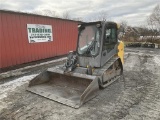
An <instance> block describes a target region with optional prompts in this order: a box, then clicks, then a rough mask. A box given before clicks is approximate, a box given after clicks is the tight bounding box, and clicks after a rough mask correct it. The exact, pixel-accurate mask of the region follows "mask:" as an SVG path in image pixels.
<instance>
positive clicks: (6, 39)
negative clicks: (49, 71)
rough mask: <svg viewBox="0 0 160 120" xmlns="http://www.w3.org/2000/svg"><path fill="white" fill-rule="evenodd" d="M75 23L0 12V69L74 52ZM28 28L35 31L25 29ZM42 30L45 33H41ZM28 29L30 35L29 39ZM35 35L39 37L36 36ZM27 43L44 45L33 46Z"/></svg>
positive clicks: (76, 30)
mask: <svg viewBox="0 0 160 120" xmlns="http://www.w3.org/2000/svg"><path fill="white" fill-rule="evenodd" d="M78 23H79V22H78V21H73V20H66V19H60V18H53V17H48V16H41V15H35V14H27V13H19V12H13V11H5V10H0V68H5V67H9V66H14V65H17V64H22V63H27V62H31V61H36V60H40V59H45V58H50V57H54V56H59V55H64V54H67V53H68V51H71V50H75V49H76V41H77V36H78V29H77V25H78ZM32 25H33V27H34V26H35V27H38V29H37V28H35V30H34V28H31V29H30V28H28V26H31V27H32ZM46 26H47V27H48V28H49V29H47V30H45V29H46V28H45V27H46ZM41 28H42V29H41ZM32 29H33V31H32V32H33V34H32V35H31V36H29V32H31V30H32ZM45 31H46V33H47V32H48V33H47V34H46V33H45ZM35 32H36V34H37V32H39V34H37V35H36V34H34V33H35ZM34 35H35V36H34ZM39 35H40V36H39ZM42 38H43V39H42ZM46 38H47V39H46ZM30 39H37V40H47V41H43V42H42V41H41V42H37V41H35V40H30Z"/></svg>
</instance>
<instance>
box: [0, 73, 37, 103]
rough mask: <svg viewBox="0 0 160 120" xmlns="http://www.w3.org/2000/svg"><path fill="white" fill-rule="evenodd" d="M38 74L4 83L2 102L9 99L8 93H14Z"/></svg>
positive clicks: (1, 88)
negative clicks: (6, 98)
mask: <svg viewBox="0 0 160 120" xmlns="http://www.w3.org/2000/svg"><path fill="white" fill-rule="evenodd" d="M36 75H37V74H34V75H28V76H23V77H21V78H18V79H15V80H13V81H10V82H7V83H4V84H1V85H0V100H2V99H4V98H5V97H7V95H8V93H10V92H13V91H14V90H15V89H16V88H17V87H18V86H21V85H23V84H25V83H27V82H29V81H30V80H31V79H33V78H34V77H35V76H36Z"/></svg>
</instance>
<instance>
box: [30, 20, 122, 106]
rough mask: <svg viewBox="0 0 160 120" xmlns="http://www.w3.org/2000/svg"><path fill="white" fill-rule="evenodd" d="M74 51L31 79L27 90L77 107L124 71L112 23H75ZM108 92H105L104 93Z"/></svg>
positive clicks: (118, 43) (118, 42)
mask: <svg viewBox="0 0 160 120" xmlns="http://www.w3.org/2000/svg"><path fill="white" fill-rule="evenodd" d="M78 30H79V34H78V41H77V49H76V51H71V52H69V54H68V57H67V60H66V63H65V64H63V65H59V66H56V67H53V68H48V69H47V70H46V71H44V72H42V73H41V74H40V75H38V76H37V77H35V78H34V79H33V80H31V81H30V83H29V87H28V89H27V90H28V91H31V92H33V93H35V94H38V95H41V96H43V97H46V98H49V99H51V100H54V101H57V102H60V103H62V104H66V105H68V106H71V107H74V108H79V107H80V106H81V105H82V104H83V103H85V102H87V101H88V100H90V99H92V98H94V97H95V96H96V95H97V92H98V91H99V89H101V88H105V87H106V86H108V85H110V84H111V83H112V82H114V81H116V80H117V79H118V78H119V77H120V76H121V75H122V73H123V62H124V61H123V56H124V44H123V42H121V41H119V40H118V38H117V33H118V25H117V24H116V23H114V22H101V21H98V22H90V23H83V24H80V25H78ZM106 94H107V93H106Z"/></svg>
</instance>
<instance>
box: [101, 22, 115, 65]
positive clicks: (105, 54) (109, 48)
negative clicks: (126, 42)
mask: <svg viewBox="0 0 160 120" xmlns="http://www.w3.org/2000/svg"><path fill="white" fill-rule="evenodd" d="M117 42H118V41H117V25H116V24H115V23H113V24H111V23H110V24H107V25H106V26H105V28H104V35H103V45H102V57H101V66H103V65H104V64H105V63H106V62H107V61H108V60H109V59H110V58H111V57H112V56H114V55H115V54H116V53H117Z"/></svg>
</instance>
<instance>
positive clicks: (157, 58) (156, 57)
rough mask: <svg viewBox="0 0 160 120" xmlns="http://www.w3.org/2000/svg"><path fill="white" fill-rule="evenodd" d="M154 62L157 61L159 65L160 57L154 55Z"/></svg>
mask: <svg viewBox="0 0 160 120" xmlns="http://www.w3.org/2000/svg"><path fill="white" fill-rule="evenodd" d="M154 62H155V63H156V64H157V65H158V66H160V57H158V56H155V57H154Z"/></svg>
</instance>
